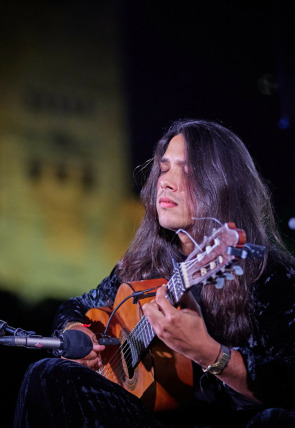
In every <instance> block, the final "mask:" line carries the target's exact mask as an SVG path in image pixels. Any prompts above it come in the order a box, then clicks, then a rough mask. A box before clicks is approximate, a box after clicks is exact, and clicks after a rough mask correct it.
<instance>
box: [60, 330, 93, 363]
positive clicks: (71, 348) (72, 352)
mask: <svg viewBox="0 0 295 428" xmlns="http://www.w3.org/2000/svg"><path fill="white" fill-rule="evenodd" d="M60 336H61V338H62V339H63V352H62V354H61V355H62V356H63V357H65V358H70V359H73V360H77V359H80V358H84V357H86V355H88V354H89V353H90V352H91V351H92V348H93V343H92V340H91V339H90V337H89V336H88V335H87V334H86V333H83V331H80V330H67V331H65V332H64V333H62V334H61V335H60Z"/></svg>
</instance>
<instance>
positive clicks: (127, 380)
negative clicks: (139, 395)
mask: <svg viewBox="0 0 295 428" xmlns="http://www.w3.org/2000/svg"><path fill="white" fill-rule="evenodd" d="M126 336H127V335H126V333H125V332H122V331H121V334H120V339H121V343H122V345H123V346H122V348H121V360H122V372H123V373H122V380H123V382H124V384H125V387H126V388H127V389H128V390H129V391H132V390H134V389H135V388H136V385H137V382H138V370H137V369H136V368H133V367H132V353H131V349H130V346H129V344H128V342H127V340H124V339H125V338H126Z"/></svg>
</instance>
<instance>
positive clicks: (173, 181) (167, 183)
mask: <svg viewBox="0 0 295 428" xmlns="http://www.w3.org/2000/svg"><path fill="white" fill-rule="evenodd" d="M159 184H160V187H161V188H162V189H164V190H171V191H174V192H175V191H176V190H177V189H178V188H179V178H178V177H177V174H175V172H174V171H172V170H171V169H170V170H169V171H167V172H165V173H164V174H163V175H161V176H160V178H159Z"/></svg>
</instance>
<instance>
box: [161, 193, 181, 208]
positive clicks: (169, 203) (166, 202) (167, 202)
mask: <svg viewBox="0 0 295 428" xmlns="http://www.w3.org/2000/svg"><path fill="white" fill-rule="evenodd" d="M159 205H160V207H162V208H173V207H176V206H177V205H178V204H177V203H176V202H174V201H173V200H172V199H170V198H168V197H167V196H162V197H161V198H160V199H159Z"/></svg>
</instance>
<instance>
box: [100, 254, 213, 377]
mask: <svg viewBox="0 0 295 428" xmlns="http://www.w3.org/2000/svg"><path fill="white" fill-rule="evenodd" d="M199 261H200V260H198V262H199ZM195 263H196V261H190V262H189V263H188V270H190V268H191V265H192V264H195ZM208 265H209V263H208V264H207V265H204V266H203V267H206V266H208ZM169 282H170V281H169ZM169 282H168V285H169ZM177 288H178V289H179V286H176V284H175V283H174V277H172V278H171V287H169V291H173V290H174V291H177ZM172 296H173V297H174V295H173V294H172ZM177 300H178V298H176V301H177ZM147 326H148V327H150V328H151V326H150V324H149V322H148V320H147V319H146V317H142V318H141V320H140V321H139V323H138V324H137V325H136V326H135V328H134V329H133V332H134V330H135V329H137V330H138V327H141V330H140V329H139V331H138V336H142V332H146V333H147V334H149V332H148V331H146V327H147ZM131 333H132V332H131ZM131 333H130V334H129V336H128V337H130V339H131V340H130V341H132V336H133V335H131ZM128 337H127V338H126V339H125V340H124V342H123V343H121V345H120V348H119V349H118V350H117V354H116V353H115V354H114V355H113V357H112V359H111V360H110V361H109V362H108V364H107V365H106V366H105V367H104V368H103V369H102V371H101V372H100V373H101V374H102V375H103V376H105V377H108V378H109V376H111V375H112V374H114V373H109V374H108V371H110V370H112V371H114V370H116V369H118V367H119V366H120V365H121V366H122V365H123V363H122V358H120V357H121V356H122V351H123V353H124V348H125V350H126V348H128V345H129V344H128V340H127V339H128ZM153 338H154V336H153V337H152V338H150V337H148V340H150V342H151V340H152V339H153ZM150 342H149V343H150ZM143 343H144V341H143ZM133 345H134V346H135V348H136V350H137V351H139V352H137V355H138V356H140V349H138V348H139V347H138V344H137V343H136V342H135V343H133ZM148 345H149V344H148ZM148 345H147V346H148ZM147 346H146V347H147ZM129 354H130V357H127V358H126V359H125V363H126V365H127V367H128V366H129V364H130V363H131V362H132V358H133V355H132V352H131V353H129ZM115 359H117V361H116V360H115ZM112 360H113V361H112ZM112 365H114V366H115V367H114V368H113V369H112V368H111V366H112ZM107 366H110V368H108V369H107Z"/></svg>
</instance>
